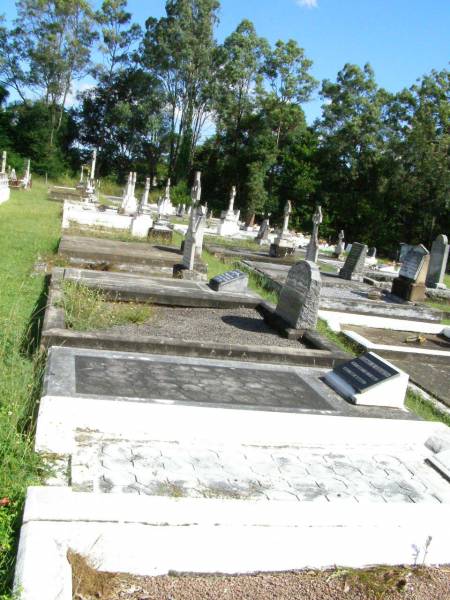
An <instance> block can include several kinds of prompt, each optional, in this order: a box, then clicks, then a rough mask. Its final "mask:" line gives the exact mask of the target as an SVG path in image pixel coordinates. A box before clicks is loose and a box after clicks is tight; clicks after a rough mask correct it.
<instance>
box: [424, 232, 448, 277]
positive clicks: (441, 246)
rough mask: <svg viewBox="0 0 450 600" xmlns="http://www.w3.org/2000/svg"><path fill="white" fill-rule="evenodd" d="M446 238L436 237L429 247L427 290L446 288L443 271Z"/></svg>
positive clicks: (446, 253)
mask: <svg viewBox="0 0 450 600" xmlns="http://www.w3.org/2000/svg"><path fill="white" fill-rule="evenodd" d="M448 252H449V245H448V238H447V236H446V235H443V234H441V235H438V236H437V238H436V239H435V240H434V242H433V244H432V246H431V255H430V266H429V267H428V274H427V279H426V282H425V284H426V286H427V287H429V288H441V289H442V288H443V289H445V288H446V287H447V286H446V285H445V283H444V276H445V270H446V268H447V263H448Z"/></svg>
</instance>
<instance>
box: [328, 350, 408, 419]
mask: <svg viewBox="0 0 450 600" xmlns="http://www.w3.org/2000/svg"><path fill="white" fill-rule="evenodd" d="M408 380H409V376H408V375H407V374H406V373H404V372H403V371H401V370H400V369H398V368H397V367H396V366H395V365H393V364H392V363H390V362H388V361H387V360H386V359H384V358H381V357H380V356H378V355H377V354H374V353H373V352H368V353H366V354H363V355H362V356H359V357H358V358H354V359H352V360H350V361H348V362H346V363H344V364H341V365H338V366H337V367H335V368H334V369H333V371H330V372H329V373H327V374H326V375H325V381H326V382H327V383H328V384H329V385H330V386H331V387H332V388H333V389H335V390H336V391H337V392H339V393H340V394H341V395H342V396H344V398H347V399H348V400H350V401H351V402H353V403H354V404H362V405H366V406H388V407H391V408H403V405H404V401H405V395H406V390H407V387H408Z"/></svg>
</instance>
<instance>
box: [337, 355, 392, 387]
mask: <svg viewBox="0 0 450 600" xmlns="http://www.w3.org/2000/svg"><path fill="white" fill-rule="evenodd" d="M334 373H336V374H337V375H339V377H341V378H342V379H343V380H344V381H345V382H346V383H348V384H349V385H351V386H352V388H353V389H355V390H356V391H357V392H358V393H360V392H364V391H366V390H368V389H370V388H371V387H373V386H374V385H377V384H379V383H382V382H383V381H387V380H388V379H390V378H391V377H394V376H395V375H397V374H398V371H396V369H393V368H392V367H391V366H389V365H387V364H385V363H384V362H383V361H382V360H380V359H379V358H378V357H377V356H374V355H373V354H369V353H366V354H363V355H362V356H358V357H357V358H354V359H352V360H350V361H349V362H347V363H344V364H342V365H338V366H337V367H335V368H334Z"/></svg>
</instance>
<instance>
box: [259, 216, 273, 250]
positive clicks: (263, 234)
mask: <svg viewBox="0 0 450 600" xmlns="http://www.w3.org/2000/svg"><path fill="white" fill-rule="evenodd" d="M269 233H270V223H269V219H264V221H263V222H262V223H261V227H260V228H259V231H258V235H257V236H256V241H257V242H259V244H260V245H262V244H264V242H267V241H268V239H269Z"/></svg>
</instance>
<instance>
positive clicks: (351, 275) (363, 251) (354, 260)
mask: <svg viewBox="0 0 450 600" xmlns="http://www.w3.org/2000/svg"><path fill="white" fill-rule="evenodd" d="M366 256H367V246H366V245H365V244H360V243H359V242H353V244H352V248H351V250H350V254H349V255H348V256H347V260H346V261H345V264H344V266H343V267H342V269H341V270H340V271H339V277H341V278H342V279H348V280H349V281H362V278H363V275H364V267H365V260H366Z"/></svg>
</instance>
